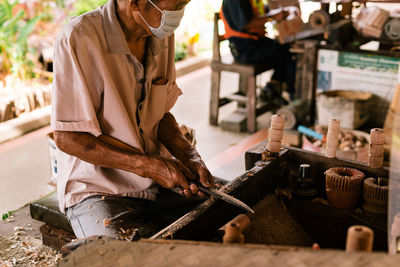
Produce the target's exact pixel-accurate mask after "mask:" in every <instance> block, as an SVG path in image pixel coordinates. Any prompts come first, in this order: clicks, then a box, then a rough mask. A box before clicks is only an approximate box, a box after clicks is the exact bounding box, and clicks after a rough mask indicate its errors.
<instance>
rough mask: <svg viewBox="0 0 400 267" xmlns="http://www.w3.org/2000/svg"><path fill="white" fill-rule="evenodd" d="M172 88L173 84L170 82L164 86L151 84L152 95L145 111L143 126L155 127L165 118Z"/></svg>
mask: <svg viewBox="0 0 400 267" xmlns="http://www.w3.org/2000/svg"><path fill="white" fill-rule="evenodd" d="M170 86H171V83H170V82H169V81H167V82H166V83H165V84H162V85H157V84H154V83H152V84H151V89H150V95H149V97H148V99H147V103H146V104H145V107H144V110H143V115H142V122H143V124H145V125H155V124H157V123H158V122H159V121H160V120H161V119H162V118H163V117H164V115H165V109H166V105H167V92H168V88H169V87H170Z"/></svg>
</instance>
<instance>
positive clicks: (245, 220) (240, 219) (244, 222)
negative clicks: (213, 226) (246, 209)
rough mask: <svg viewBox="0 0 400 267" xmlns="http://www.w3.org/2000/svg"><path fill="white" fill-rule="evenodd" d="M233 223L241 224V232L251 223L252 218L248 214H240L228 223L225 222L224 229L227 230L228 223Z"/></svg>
mask: <svg viewBox="0 0 400 267" xmlns="http://www.w3.org/2000/svg"><path fill="white" fill-rule="evenodd" d="M231 224H237V225H238V226H239V230H240V232H243V230H244V229H246V228H247V227H248V226H249V225H250V218H249V217H248V216H247V215H246V214H239V215H238V216H236V217H235V218H233V219H232V220H230V221H229V222H228V223H227V224H225V225H224V226H223V227H222V229H223V230H224V231H225V229H226V228H227V227H228V225H231Z"/></svg>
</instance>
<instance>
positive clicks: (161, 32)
mask: <svg viewBox="0 0 400 267" xmlns="http://www.w3.org/2000/svg"><path fill="white" fill-rule="evenodd" d="M148 1H149V2H150V3H151V4H152V5H153V6H154V7H155V8H157V10H158V11H160V12H161V13H162V16H161V24H160V26H159V27H158V28H154V27H151V26H150V25H149V24H148V23H147V21H146V20H145V19H144V18H143V16H142V14H140V12H139V15H140V17H142V19H143V21H144V23H146V25H147V26H148V27H149V29H150V31H151V32H152V33H153V34H154V36H156V37H157V38H159V39H162V38H165V37H167V36H170V35H171V34H173V33H174V31H175V30H176V28H178V26H179V24H180V22H181V20H182V17H183V14H184V12H185V9H184V8H182V9H179V10H174V11H169V10H161V9H160V8H159V7H158V6H156V5H155V4H154V3H153V2H151V1H150V0H148Z"/></svg>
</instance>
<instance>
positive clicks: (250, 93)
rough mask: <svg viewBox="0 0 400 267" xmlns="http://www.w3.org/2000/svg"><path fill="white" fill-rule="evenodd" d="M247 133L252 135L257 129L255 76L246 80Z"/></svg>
mask: <svg viewBox="0 0 400 267" xmlns="http://www.w3.org/2000/svg"><path fill="white" fill-rule="evenodd" d="M247 81H248V87H247V132H249V133H254V132H255V131H256V129H257V121H256V101H257V99H256V76H249V77H248V78H247Z"/></svg>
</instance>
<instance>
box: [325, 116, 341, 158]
mask: <svg viewBox="0 0 400 267" xmlns="http://www.w3.org/2000/svg"><path fill="white" fill-rule="evenodd" d="M339 134H340V120H336V119H331V120H330V121H329V127H328V135H327V139H326V151H325V155H326V156H327V157H328V158H334V157H336V150H337V147H338V144H339Z"/></svg>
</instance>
